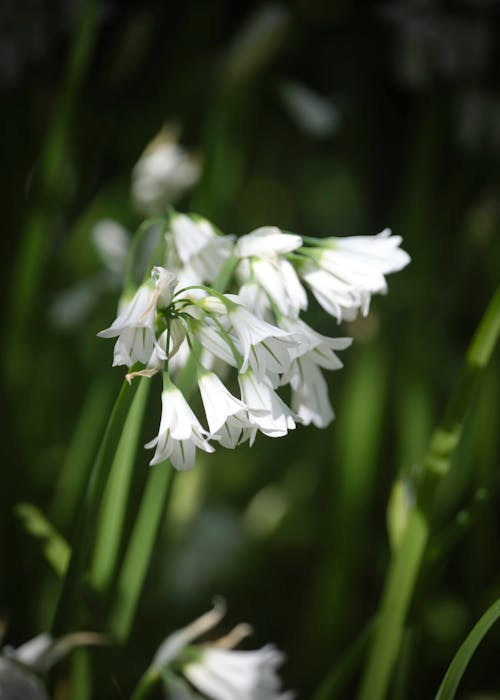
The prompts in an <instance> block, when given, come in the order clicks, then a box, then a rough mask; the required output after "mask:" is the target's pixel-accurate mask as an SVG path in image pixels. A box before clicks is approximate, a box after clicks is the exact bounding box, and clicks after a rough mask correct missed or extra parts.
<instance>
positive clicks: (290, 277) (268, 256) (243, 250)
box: [235, 226, 307, 316]
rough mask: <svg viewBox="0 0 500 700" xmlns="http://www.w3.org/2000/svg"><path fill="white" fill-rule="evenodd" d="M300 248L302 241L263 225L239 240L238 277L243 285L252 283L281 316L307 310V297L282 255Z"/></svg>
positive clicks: (287, 261)
mask: <svg viewBox="0 0 500 700" xmlns="http://www.w3.org/2000/svg"><path fill="white" fill-rule="evenodd" d="M301 245H302V238H301V237H300V236H297V235H296V234H292V233H283V232H282V231H281V230H280V229H279V228H277V227H276V226H264V227H262V228H259V229H257V230H256V231H252V233H249V234H247V235H246V236H242V237H241V238H239V239H238V241H237V243H236V247H235V253H236V255H238V256H239V257H241V258H242V259H243V260H242V263H241V264H240V268H239V274H240V278H241V279H242V281H243V282H244V283H246V282H248V281H250V282H251V281H252V280H255V281H256V282H257V283H258V285H259V286H260V287H261V288H262V289H263V290H264V291H265V292H266V294H267V295H268V297H269V300H270V301H271V302H272V303H273V304H274V305H275V306H276V307H277V309H278V310H279V312H280V313H282V314H286V315H290V316H297V315H298V314H299V313H300V311H301V310H303V309H306V308H307V295H306V292H305V290H304V288H303V286H302V284H301V283H300V280H299V278H298V276H297V273H296V271H295V269H294V267H293V265H292V264H291V263H290V262H289V260H287V259H286V257H285V255H286V254H287V253H291V252H292V251H294V250H296V249H297V248H299V247H300V246H301Z"/></svg>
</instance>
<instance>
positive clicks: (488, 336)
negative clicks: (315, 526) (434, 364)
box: [359, 289, 500, 700]
mask: <svg viewBox="0 0 500 700" xmlns="http://www.w3.org/2000/svg"><path fill="white" fill-rule="evenodd" d="M499 335H500V289H498V290H497V292H496V293H495V295H494V296H493V299H492V300H491V302H490V304H489V306H488V308H487V309H486V312H485V314H484V316H483V319H482V320H481V323H480V324H479V327H478V329H477V331H476V333H475V335H474V337H473V338H472V341H471V344H470V346H469V350H468V352H467V356H466V362H465V367H464V369H463V371H462V375H461V377H460V380H459V382H458V384H457V388H456V390H455V392H454V393H453V395H452V398H451V400H450V403H449V405H448V408H447V411H446V413H445V417H444V420H443V422H442V424H441V425H440V426H439V427H438V428H437V429H436V430H435V431H434V434H433V436H432V438H431V442H430V445H429V448H428V450H427V454H426V456H425V459H424V463H423V474H422V479H421V483H420V485H419V489H418V498H417V503H416V505H415V507H414V508H413V509H412V511H411V512H410V514H409V518H408V524H407V526H406V530H405V534H404V536H403V540H402V542H401V545H400V546H399V548H398V549H397V550H396V551H395V552H394V553H393V555H392V561H391V564H390V567H389V571H388V575H387V579H386V582H385V586H384V591H383V595H382V602H381V605H380V622H379V624H378V626H377V631H376V634H375V638H374V641H373V645H372V648H371V652H370V656H369V659H368V664H367V667H366V671H365V674H364V676H363V680H362V684H361V689H360V693H359V700H382V699H383V698H386V697H387V691H388V688H389V685H390V682H391V678H392V673H393V669H394V664H395V661H396V657H397V653H398V649H399V645H400V643H401V638H402V633H403V627H404V624H405V620H406V616H407V613H408V608H409V605H410V602H411V599H412V596H413V591H414V588H415V583H416V580H417V576H418V573H419V571H420V567H421V565H422V560H423V556H424V553H425V550H426V546H427V542H428V538H429V529H430V516H431V512H432V505H433V500H434V495H435V491H436V487H437V485H438V483H439V482H440V481H441V479H442V478H443V476H444V475H445V474H446V473H447V472H448V471H449V469H450V465H451V459H452V456H453V454H454V452H455V449H456V448H457V445H458V443H459V441H460V437H461V434H462V427H463V422H464V418H465V416H466V413H467V410H468V408H469V406H470V403H471V400H472V398H473V395H474V392H475V390H476V387H477V382H478V379H479V378H480V376H481V375H482V373H483V371H484V369H485V368H486V366H487V364H488V362H489V360H490V357H491V354H492V352H493V349H494V347H495V345H496V343H497V341H498V338H499Z"/></svg>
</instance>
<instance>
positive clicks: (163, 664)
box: [149, 602, 293, 700]
mask: <svg viewBox="0 0 500 700" xmlns="http://www.w3.org/2000/svg"><path fill="white" fill-rule="evenodd" d="M224 614H225V607H224V605H223V604H222V603H221V602H218V603H216V606H215V607H214V609H213V610H211V611H209V612H208V613H205V614H204V615H202V616H201V617H199V618H198V619H197V620H195V621H194V622H192V623H191V624H190V625H188V626H187V627H184V628H183V629H181V630H178V631H176V632H174V633H173V634H171V635H170V636H169V637H167V639H166V640H165V641H164V642H163V643H162V644H161V645H160V647H159V649H158V651H157V652H156V654H155V656H154V658H153V662H152V664H151V667H150V671H149V672H150V673H151V672H157V673H161V674H162V675H163V678H164V682H165V684H166V686H167V689H168V691H170V692H172V691H174V692H177V693H178V695H174V697H182V698H186V699H187V698H189V699H191V698H193V697H198V696H194V695H193V692H192V691H191V690H190V689H189V687H188V686H187V685H184V684H183V682H182V679H181V678H180V676H178V675H175V672H174V671H173V670H171V669H173V668H175V669H179V668H180V670H181V673H182V674H183V675H184V677H185V678H187V679H188V681H189V682H190V684H191V686H194V688H196V690H197V691H198V692H200V693H202V694H203V697H205V698H210V699H211V700H290V699H291V698H292V697H293V694H292V693H283V692H282V691H281V681H280V678H279V676H278V667H279V666H281V664H282V663H283V661H284V658H285V657H284V655H283V654H282V653H281V652H280V651H279V650H278V649H277V648H276V647H275V646H274V645H272V644H267V645H266V646H264V647H262V648H261V649H256V650H252V651H235V650H234V647H235V646H237V645H238V644H239V643H240V642H241V640H242V639H244V638H245V637H247V636H248V635H249V634H250V633H251V628H250V627H249V626H248V625H243V624H240V625H237V626H236V627H235V628H234V629H233V630H232V631H231V632H229V634H227V635H226V636H224V637H222V638H220V639H217V640H216V641H215V642H212V643H208V644H203V645H200V644H196V645H195V644H193V642H194V641H195V640H196V639H197V638H198V637H199V636H201V635H202V634H205V633H207V632H209V631H210V630H212V629H213V628H214V627H215V626H216V625H217V624H218V623H219V621H220V620H221V618H222V617H223V615H224Z"/></svg>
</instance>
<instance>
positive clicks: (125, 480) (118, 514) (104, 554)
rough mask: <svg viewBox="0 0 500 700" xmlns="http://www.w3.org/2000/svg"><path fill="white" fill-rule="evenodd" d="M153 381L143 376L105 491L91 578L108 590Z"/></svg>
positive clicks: (104, 589)
mask: <svg viewBox="0 0 500 700" xmlns="http://www.w3.org/2000/svg"><path fill="white" fill-rule="evenodd" d="M150 386H151V380H150V379H146V378H144V377H142V378H141V379H140V380H139V386H138V388H137V392H136V394H135V396H134V400H133V401H132V405H131V406H130V411H129V413H128V416H127V419H126V421H125V425H124V426H123V431H122V435H121V437H120V442H119V443H118V447H117V449H116V454H115V457H114V460H113V465H112V467H111V471H110V474H109V478H108V481H107V484H106V490H105V492H104V497H103V502H102V506H101V512H100V516H99V525H98V530H97V536H96V544H95V550H94V556H93V560H92V566H91V572H90V581H91V584H92V586H93V588H94V589H95V590H97V591H98V592H99V593H105V592H106V591H107V590H108V589H109V586H110V584H111V581H112V578H113V574H114V571H115V567H116V562H117V559H118V553H119V549H120V544H121V541H122V533H123V525H124V521H125V513H126V506H127V500H128V496H129V489H130V484H131V481H132V473H133V467H134V464H135V458H136V454H137V447H138V443H139V437H140V433H141V427H142V422H143V418H144V412H145V410H146V404H147V399H148V394H149V387H150Z"/></svg>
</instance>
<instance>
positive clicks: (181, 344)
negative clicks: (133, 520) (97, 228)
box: [99, 214, 410, 469]
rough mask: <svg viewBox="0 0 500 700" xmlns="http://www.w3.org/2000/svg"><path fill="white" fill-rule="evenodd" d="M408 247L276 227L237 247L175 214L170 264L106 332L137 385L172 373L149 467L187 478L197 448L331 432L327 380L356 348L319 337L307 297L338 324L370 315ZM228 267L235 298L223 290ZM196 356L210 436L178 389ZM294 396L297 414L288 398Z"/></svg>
mask: <svg viewBox="0 0 500 700" xmlns="http://www.w3.org/2000/svg"><path fill="white" fill-rule="evenodd" d="M400 243H401V239H400V238H399V237H398V236H392V235H391V232H390V231H389V230H385V231H383V232H382V233H381V234H379V235H378V236H356V237H351V238H327V239H312V238H304V237H302V236H299V235H296V234H292V233H287V232H282V231H281V230H280V229H278V228H276V227H270V226H268V227H263V228H260V229H257V230H256V231H253V232H252V233H249V234H248V235H245V236H242V237H240V238H239V239H238V240H236V241H235V240H234V239H233V238H232V237H230V236H223V235H221V234H220V233H219V232H218V231H217V230H216V229H215V227H214V226H213V225H212V224H211V223H210V222H209V221H207V220H206V219H202V218H200V217H195V216H187V215H184V214H172V215H171V216H170V218H169V226H168V231H167V233H166V235H165V246H164V247H165V253H164V258H163V259H162V260H158V261H157V262H158V263H161V265H160V264H158V265H156V266H155V267H154V268H153V271H152V274H151V278H150V279H148V280H147V281H146V282H145V283H143V284H142V285H141V286H140V287H139V288H138V289H137V291H136V292H135V294H134V295H133V296H132V297H131V298H126V299H122V300H121V303H120V308H119V313H118V317H117V318H116V320H115V321H114V322H113V324H112V325H111V326H110V327H109V328H107V329H106V330H104V331H101V333H99V335H100V336H101V337H104V338H111V337H113V338H115V337H116V338H117V340H116V344H115V350H114V363H113V364H115V365H126V366H127V367H128V368H129V373H128V374H127V378H128V379H129V380H131V379H132V378H133V377H135V376H148V377H149V376H152V375H153V374H156V373H157V372H160V371H163V393H162V416H161V423H160V429H159V433H158V435H157V437H156V438H154V440H152V441H151V442H150V443H148V444H147V445H146V447H154V448H155V454H154V457H153V459H152V460H151V464H157V463H159V462H162V461H164V460H166V459H169V460H170V461H171V462H172V464H173V465H174V467H176V468H177V469H189V468H191V467H192V466H193V464H194V461H195V453H196V448H198V449H201V450H204V451H205V452H213V450H214V447H213V443H214V442H215V443H220V444H221V445H223V446H224V447H227V448H231V449H234V448H235V447H236V446H237V445H240V444H242V443H244V442H246V441H249V443H250V445H251V444H253V441H254V440H255V436H256V434H257V432H259V431H260V432H262V433H264V434H265V435H268V436H270V437H281V436H283V435H286V434H287V432H288V431H289V430H292V429H294V428H295V426H296V423H303V424H306V425H308V424H311V423H312V424H314V425H316V426H317V427H321V428H323V427H325V426H327V425H328V424H329V423H330V422H331V420H332V419H333V416H334V414H333V410H332V407H331V404H330V401H329V398H328V388H327V384H326V381H325V379H324V377H323V372H322V370H324V369H330V370H334V369H339V368H340V367H342V363H341V361H340V360H339V358H338V356H337V354H336V352H337V351H339V350H343V349H345V348H346V347H348V345H350V343H351V339H350V338H330V337H327V336H324V335H321V334H320V333H318V332H317V331H316V330H314V329H313V328H311V327H310V326H309V325H308V324H307V323H305V321H304V320H302V319H301V318H300V314H301V312H303V311H305V310H306V309H307V307H308V295H307V292H306V287H308V288H309V289H310V290H311V292H312V294H313V295H314V296H315V297H316V299H317V300H318V302H319V303H320V305H321V306H322V307H323V308H324V309H325V310H326V311H327V312H328V313H329V314H331V315H332V316H334V317H335V318H336V319H337V321H339V322H340V321H341V320H343V319H348V320H352V319H353V318H354V317H355V316H356V315H357V313H358V312H361V313H362V314H364V315H366V314H367V313H368V309H369V303H370V299H371V296H372V294H375V293H384V292H386V291H387V285H386V281H385V277H384V275H386V274H387V273H389V272H394V271H396V270H400V269H401V268H403V267H404V266H405V265H406V264H407V263H408V262H409V260H410V258H409V256H408V255H407V253H405V252H404V251H403V250H401V248H400V247H399V246H400ZM228 269H229V270H230V271H231V273H232V277H231V279H232V280H233V282H234V284H233V286H232V287H231V286H230V285H228V286H227V288H228V289H231V290H232V292H236V293H229V292H226V293H222V292H220V291H219V290H218V286H219V282H218V280H219V277H220V275H221V271H222V274H224V276H227V274H226V273H227V270H228ZM304 284H305V285H306V287H304V286H303V285H304ZM210 285H213V287H212V286H210ZM190 356H191V357H192V358H193V359H194V361H195V363H196V366H197V368H198V387H199V392H200V395H201V400H202V403H203V407H204V411H205V415H206V420H207V425H208V429H207V428H205V427H203V425H202V424H201V422H200V420H199V419H198V418H197V416H196V415H195V413H194V412H193V410H192V408H191V406H190V405H189V403H188V401H187V399H186V397H185V396H184V394H183V393H182V392H181V390H180V389H179V388H178V386H176V384H175V379H176V375H177V373H178V372H179V370H180V369H181V368H182V367H183V366H184V365H185V364H186V362H187V360H188V358H189V357H190ZM231 372H232V374H233V379H232V378H231ZM231 381H233V384H234V385H235V386H238V387H239V396H234V395H233V394H232V393H231V391H230V390H229V389H228V388H227V386H226V384H227V383H229V382H231ZM287 386H289V394H290V406H288V405H287V403H285V401H284V400H283V398H282V396H281V395H280V391H281V390H282V387H287Z"/></svg>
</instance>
